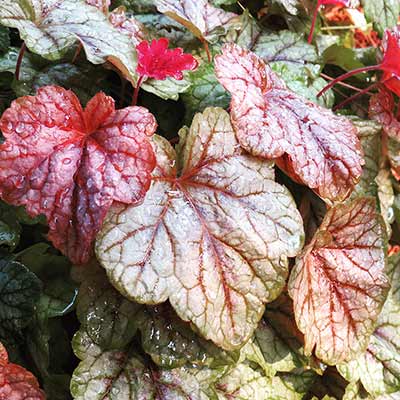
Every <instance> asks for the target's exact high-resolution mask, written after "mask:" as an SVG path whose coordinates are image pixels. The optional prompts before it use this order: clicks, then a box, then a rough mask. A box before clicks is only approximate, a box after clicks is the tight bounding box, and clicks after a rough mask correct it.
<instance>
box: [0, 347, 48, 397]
mask: <svg viewBox="0 0 400 400" xmlns="http://www.w3.org/2000/svg"><path fill="white" fill-rule="evenodd" d="M14 399H15V400H45V399H46V397H45V394H44V392H43V391H42V390H40V388H39V384H38V381H37V379H36V378H35V377H34V376H33V375H32V374H31V373H30V372H29V371H27V370H26V369H25V368H23V367H21V366H19V365H17V364H11V363H9V362H8V355H7V351H6V349H5V348H4V346H3V345H2V344H1V343H0V400H14Z"/></svg>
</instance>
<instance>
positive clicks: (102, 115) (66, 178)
mask: <svg viewBox="0 0 400 400" xmlns="http://www.w3.org/2000/svg"><path fill="white" fill-rule="evenodd" d="M155 128H156V123H155V119H154V117H153V116H152V115H151V114H150V113H149V112H148V111H147V110H146V109H144V108H141V107H128V108H126V109H123V110H118V111H116V110H115V108H114V101H113V99H112V98H110V97H108V96H106V95H104V94H103V93H99V94H97V95H96V96H95V97H93V99H92V100H90V101H89V103H88V104H87V106H86V108H85V109H84V110H83V109H82V107H81V105H80V103H79V100H78V98H77V97H76V96H75V95H74V94H73V93H72V92H70V91H67V90H65V89H63V88H61V87H57V86H45V87H43V88H41V89H39V91H38V93H37V95H36V96H26V97H21V98H19V99H18V100H16V101H14V102H13V103H12V105H11V107H10V108H9V109H8V110H6V111H5V112H4V114H3V116H2V118H1V120H0V129H1V130H2V132H3V135H4V136H5V138H6V141H5V143H4V144H2V145H1V146H0V194H1V197H2V198H3V199H4V200H5V201H7V202H9V203H11V204H14V205H24V206H25V207H26V209H27V211H28V212H29V213H30V214H31V215H38V214H44V215H45V216H46V217H47V222H48V224H49V227H50V231H49V239H50V240H51V241H52V242H53V244H54V245H55V246H56V247H57V248H59V249H60V250H61V251H62V252H63V253H65V254H66V255H68V256H69V257H70V258H71V260H72V261H73V262H75V263H84V262H86V261H87V260H88V258H89V256H90V254H91V243H92V240H93V238H94V236H95V234H96V233H97V231H98V230H99V228H100V227H101V224H102V221H103V219H104V217H105V215H106V212H107V210H108V208H109V207H110V205H111V203H112V202H113V201H114V200H116V201H121V202H124V203H135V202H138V201H140V200H141V199H142V198H143V196H144V195H145V193H146V190H147V189H148V187H149V185H150V173H151V171H152V169H153V168H154V154H153V150H152V148H151V144H150V142H149V139H148V135H151V134H152V133H153V132H154V130H155Z"/></svg>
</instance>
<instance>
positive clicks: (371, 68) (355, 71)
mask: <svg viewBox="0 0 400 400" xmlns="http://www.w3.org/2000/svg"><path fill="white" fill-rule="evenodd" d="M379 68H380V65H369V66H367V67H361V68H357V69H353V70H352V71H348V72H346V73H345V74H343V75H340V76H338V77H337V78H335V79H334V80H333V81H331V82H329V83H328V84H327V85H326V86H325V87H324V88H323V89H322V90H321V91H320V92H319V93H318V94H317V97H320V96H321V95H322V94H323V93H325V92H326V91H327V90H329V89H330V88H331V87H332V86H335V85H336V84H337V83H338V82H340V81H342V80H344V79H347V78H350V77H351V76H353V75H357V74H360V73H362V72H368V71H376V70H377V69H379Z"/></svg>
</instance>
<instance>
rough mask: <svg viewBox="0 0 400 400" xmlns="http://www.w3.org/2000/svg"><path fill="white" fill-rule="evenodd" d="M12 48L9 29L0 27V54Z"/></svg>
mask: <svg viewBox="0 0 400 400" xmlns="http://www.w3.org/2000/svg"><path fill="white" fill-rule="evenodd" d="M9 47H10V36H9V30H8V28H6V27H4V26H0V54H2V53H5V52H6V51H7V50H8V48H9Z"/></svg>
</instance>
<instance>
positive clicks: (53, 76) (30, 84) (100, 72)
mask: <svg viewBox="0 0 400 400" xmlns="http://www.w3.org/2000/svg"><path fill="white" fill-rule="evenodd" d="M106 77H107V73H106V71H105V70H104V69H103V68H101V67H94V66H92V65H90V64H86V65H74V64H68V63H62V64H57V65H50V66H49V67H45V68H44V69H41V70H40V71H34V72H33V73H32V74H31V75H30V76H29V77H25V76H24V75H23V76H22V77H21V79H20V80H19V81H15V82H14V84H13V87H14V90H15V92H16V94H17V96H27V95H34V94H36V91H37V90H38V89H39V88H40V87H42V86H47V85H57V86H62V87H64V88H66V89H71V90H72V91H73V92H74V93H75V94H76V95H77V96H78V97H79V99H80V100H81V102H82V103H83V104H86V103H87V102H88V101H89V100H90V99H91V98H92V97H93V96H94V95H95V94H96V93H97V92H99V91H107V89H108V88H107V83H104V80H105V78H106Z"/></svg>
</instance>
